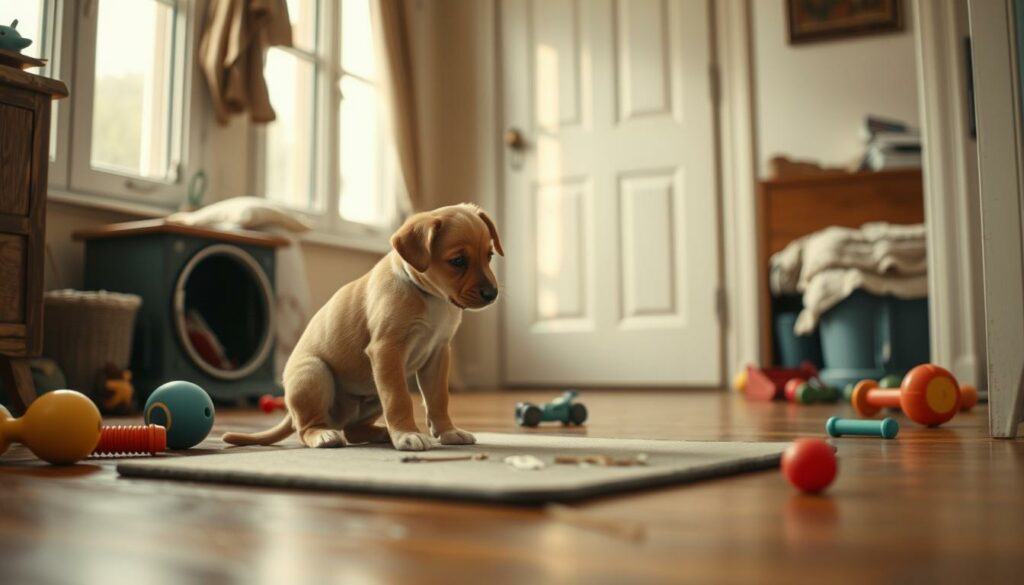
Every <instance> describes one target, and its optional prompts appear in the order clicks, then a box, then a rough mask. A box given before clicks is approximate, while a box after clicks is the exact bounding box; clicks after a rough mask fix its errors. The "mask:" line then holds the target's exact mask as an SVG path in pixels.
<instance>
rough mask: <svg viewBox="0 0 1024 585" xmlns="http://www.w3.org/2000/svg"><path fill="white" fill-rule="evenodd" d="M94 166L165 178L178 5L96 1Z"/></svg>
mask: <svg viewBox="0 0 1024 585" xmlns="http://www.w3.org/2000/svg"><path fill="white" fill-rule="evenodd" d="M97 19H98V20H97V30H96V85H95V96H94V99H93V119H92V150H91V155H92V156H91V163H92V166H93V167H97V168H104V169H108V170H115V171H119V172H123V173H129V174H132V175H138V176H141V177H148V178H155V179H164V178H166V177H167V174H168V173H167V171H168V167H169V162H168V161H169V160H170V138H171V103H172V102H171V99H172V95H173V93H174V91H173V75H172V71H171V68H172V55H173V45H174V9H173V8H171V7H169V6H167V5H166V4H163V3H160V2H156V1H153V0H103V1H102V2H99V3H98V13H97Z"/></svg>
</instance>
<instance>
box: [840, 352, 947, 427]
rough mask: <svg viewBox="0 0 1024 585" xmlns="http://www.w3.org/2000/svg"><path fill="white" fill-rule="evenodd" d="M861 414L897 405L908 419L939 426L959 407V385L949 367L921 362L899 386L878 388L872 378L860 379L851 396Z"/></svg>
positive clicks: (868, 413) (875, 412) (871, 414)
mask: <svg viewBox="0 0 1024 585" xmlns="http://www.w3.org/2000/svg"><path fill="white" fill-rule="evenodd" d="M850 402H851V403H852V404H853V408H854V410H856V411H857V414H859V415H861V416H863V417H870V416H874V415H875V414H877V413H878V411H879V410H881V409H882V408H885V407H892V408H900V409H902V410H903V412H904V413H905V414H906V415H907V416H908V417H909V418H910V420H912V421H914V422H916V423H919V424H922V425H925V426H929V427H934V426H938V425H941V424H942V423H944V422H946V421H948V420H949V419H951V418H953V416H954V415H955V414H956V413H957V411H958V410H960V385H959V384H957V381H956V378H954V377H953V374H950V373H949V371H948V370H946V369H944V368H940V367H939V366H936V365H934V364H923V365H920V366H917V367H916V368H914V369H912V370H910V371H909V372H907V375H906V376H904V377H903V383H902V384H900V387H899V389H892V390H886V389H880V388H879V387H878V382H875V381H874V380H862V381H861V382H860V383H858V384H857V386H856V387H855V388H854V389H853V396H852V397H851V398H850Z"/></svg>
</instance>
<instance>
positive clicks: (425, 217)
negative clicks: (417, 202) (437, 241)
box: [391, 213, 441, 272]
mask: <svg viewBox="0 0 1024 585" xmlns="http://www.w3.org/2000/svg"><path fill="white" fill-rule="evenodd" d="M439 229H441V218H439V217H435V216H433V215H430V214H427V213H417V214H416V215H414V216H412V217H410V218H409V219H407V220H405V223H404V224H402V227H400V228H398V231H397V232H395V235H393V236H391V247H392V248H394V249H395V251H396V252H398V255H399V256H401V257H402V260H405V261H406V262H408V263H409V265H410V266H412V267H413V268H415V269H416V270H417V271H419V272H426V270H427V268H429V267H430V245H431V243H432V242H433V241H434V236H435V235H436V234H437V231H438V230H439Z"/></svg>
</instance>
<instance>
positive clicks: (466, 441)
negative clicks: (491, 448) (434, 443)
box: [437, 429, 476, 445]
mask: <svg viewBox="0 0 1024 585" xmlns="http://www.w3.org/2000/svg"><path fill="white" fill-rule="evenodd" d="M437 439H438V440H439V441H441V444H442V445H472V444H473V443H476V437H474V436H473V433H471V432H469V431H464V430H462V429H451V430H449V431H444V432H443V433H441V434H440V435H438V436H437Z"/></svg>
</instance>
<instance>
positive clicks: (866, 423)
mask: <svg viewBox="0 0 1024 585" xmlns="http://www.w3.org/2000/svg"><path fill="white" fill-rule="evenodd" d="M825 432H826V433H828V434H829V436H830V437H842V436H843V435H858V436H862V437H881V438H883V439H895V438H896V435H897V434H899V432H900V425H899V423H897V422H896V421H895V420H893V419H891V418H888V417H886V418H883V419H882V420H869V419H864V420H862V419H852V418H839V417H838V416H833V417H832V418H830V419H828V421H827V422H826V423H825Z"/></svg>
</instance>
